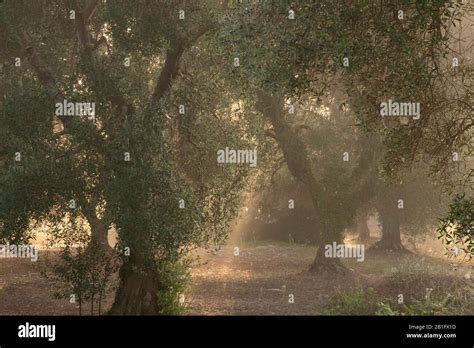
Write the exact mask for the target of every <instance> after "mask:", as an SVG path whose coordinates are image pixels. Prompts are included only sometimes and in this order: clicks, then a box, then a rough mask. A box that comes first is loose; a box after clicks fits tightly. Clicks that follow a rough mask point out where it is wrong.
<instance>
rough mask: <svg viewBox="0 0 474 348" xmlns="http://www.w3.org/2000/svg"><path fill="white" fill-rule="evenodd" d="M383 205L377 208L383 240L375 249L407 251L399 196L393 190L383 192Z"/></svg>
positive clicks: (376, 244)
mask: <svg viewBox="0 0 474 348" xmlns="http://www.w3.org/2000/svg"><path fill="white" fill-rule="evenodd" d="M381 195H382V197H381V203H380V204H379V206H378V207H377V210H378V212H379V215H380V220H381V223H382V239H381V240H380V241H378V242H377V243H375V244H374V246H373V248H374V249H379V250H391V251H406V249H405V247H404V246H403V245H402V240H401V233H400V217H399V214H400V213H399V209H398V207H397V198H398V197H397V195H396V194H395V192H394V191H393V189H390V188H389V189H388V190H382V192H381Z"/></svg>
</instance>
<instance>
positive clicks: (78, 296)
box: [42, 219, 120, 315]
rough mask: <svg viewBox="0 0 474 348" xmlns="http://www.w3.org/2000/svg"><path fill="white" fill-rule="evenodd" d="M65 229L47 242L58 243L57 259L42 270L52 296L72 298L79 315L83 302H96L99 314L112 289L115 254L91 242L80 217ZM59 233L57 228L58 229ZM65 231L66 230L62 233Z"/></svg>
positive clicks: (116, 261)
mask: <svg viewBox="0 0 474 348" xmlns="http://www.w3.org/2000/svg"><path fill="white" fill-rule="evenodd" d="M66 228H67V229H70V231H71V232H72V233H67V231H64V230H62V231H61V232H62V233H58V234H57V235H56V236H50V239H49V242H50V245H51V246H52V245H54V244H55V243H57V242H59V243H61V249H60V251H59V254H58V257H59V259H58V260H48V262H47V266H48V268H51V269H52V270H51V271H50V270H49V269H46V270H45V271H43V272H42V274H43V275H44V276H45V278H46V279H47V280H48V282H49V283H50V286H51V287H52V290H53V294H54V297H55V298H63V299H66V300H71V297H72V296H73V298H74V301H75V302H77V303H78V305H79V314H82V313H83V305H84V304H85V303H91V313H90V314H91V315H93V314H94V311H93V306H94V304H98V313H99V315H100V314H101V309H102V301H103V300H104V299H105V297H106V295H107V294H108V293H109V292H110V291H111V290H113V289H114V287H113V282H112V276H113V275H114V273H115V272H116V271H117V269H118V268H119V266H120V261H119V258H118V257H117V254H116V253H113V252H112V251H110V252H105V253H104V250H103V248H100V247H98V246H97V245H95V244H93V243H91V240H90V235H89V234H88V233H87V231H86V229H85V226H84V224H82V223H81V221H79V220H77V219H76V220H74V219H72V220H71V223H70V225H69V226H68V227H66ZM58 232H59V231H58ZM64 232H66V233H64Z"/></svg>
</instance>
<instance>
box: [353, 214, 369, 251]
mask: <svg viewBox="0 0 474 348" xmlns="http://www.w3.org/2000/svg"><path fill="white" fill-rule="evenodd" d="M367 218H368V212H367V210H365V209H364V210H363V211H361V212H360V213H359V214H358V215H357V219H356V229H357V232H358V234H359V236H358V238H357V242H358V243H360V244H364V245H365V244H368V243H369V242H370V230H369V226H367Z"/></svg>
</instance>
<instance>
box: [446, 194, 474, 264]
mask: <svg viewBox="0 0 474 348" xmlns="http://www.w3.org/2000/svg"><path fill="white" fill-rule="evenodd" d="M440 224H441V226H440V227H439V228H438V233H439V238H440V239H442V240H443V242H444V243H445V244H446V245H447V247H448V248H449V249H450V250H449V251H448V255H450V256H453V252H452V248H453V247H456V246H459V247H460V250H462V251H464V253H465V255H466V256H467V257H468V258H469V259H471V258H472V257H473V255H474V197H470V198H469V197H466V196H465V194H458V195H456V196H455V198H454V200H453V202H452V203H451V204H450V205H449V212H448V214H447V216H446V217H444V218H442V219H440Z"/></svg>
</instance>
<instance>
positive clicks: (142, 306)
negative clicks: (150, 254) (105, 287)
mask: <svg viewBox="0 0 474 348" xmlns="http://www.w3.org/2000/svg"><path fill="white" fill-rule="evenodd" d="M120 280H121V281H120V284H119V287H118V289H117V292H116V295H115V301H114V303H113V305H112V308H111V309H110V311H109V313H108V314H110V315H159V314H161V311H160V305H159V301H158V290H159V277H158V274H157V273H156V272H150V267H145V265H144V264H143V260H142V259H140V258H137V257H130V258H129V260H127V261H126V262H124V264H123V265H122V267H121V269H120Z"/></svg>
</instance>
